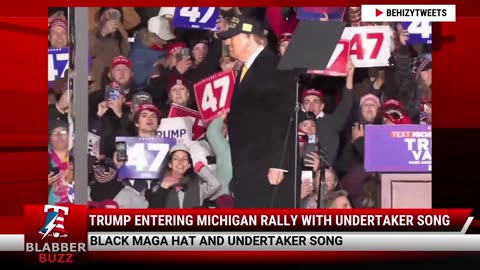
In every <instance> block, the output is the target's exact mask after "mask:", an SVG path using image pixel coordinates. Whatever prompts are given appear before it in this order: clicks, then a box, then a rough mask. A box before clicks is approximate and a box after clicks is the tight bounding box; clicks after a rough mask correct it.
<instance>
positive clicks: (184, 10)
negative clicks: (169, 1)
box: [173, 7, 220, 30]
mask: <svg viewBox="0 0 480 270" xmlns="http://www.w3.org/2000/svg"><path fill="white" fill-rule="evenodd" d="M219 14H220V10H219V9H218V8H215V7H177V8H175V13H174V15H173V26H174V27H178V28H194V29H207V30H212V29H215V27H216V24H217V20H218V16H219Z"/></svg>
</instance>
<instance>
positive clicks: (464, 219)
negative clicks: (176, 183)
mask: <svg viewBox="0 0 480 270" xmlns="http://www.w3.org/2000/svg"><path fill="white" fill-rule="evenodd" d="M222 210H223V211H212V210H211V209H115V210H112V209H88V213H87V208H86V207H85V206H79V205H69V206H52V205H28V206H25V238H24V239H25V240H24V241H25V243H24V247H25V254H26V257H27V258H26V259H27V261H28V262H29V263H36V264H37V263H40V264H51V263H58V264H75V263H86V262H88V263H95V262H117V263H118V262H125V263H128V262H132V263H133V262H135V260H137V259H138V258H137V257H136V256H132V254H138V253H132V252H133V251H144V252H148V253H145V254H148V255H145V256H147V257H148V260H149V261H150V260H151V261H158V262H172V260H175V258H177V259H179V258H184V257H185V256H186V255H185V256H183V255H182V254H188V256H195V254H197V253H196V252H198V254H202V255H201V256H203V257H202V258H203V259H204V261H205V260H212V262H218V256H219V254H220V253H221V254H223V255H222V256H226V257H225V258H230V257H231V258H233V257H234V255H241V254H244V253H245V252H250V254H251V252H257V251H269V252H268V255H265V256H266V257H265V258H264V259H265V260H267V259H269V260H271V259H273V258H274V257H272V256H274V255H275V252H282V253H278V254H276V256H278V255H279V254H285V252H284V251H297V252H298V253H296V254H297V255H296V256H302V254H303V253H302V252H304V253H305V254H307V253H308V254H312V253H311V252H315V251H317V252H321V251H349V252H352V251H451V250H455V251H480V235H478V234H477V235H476V234H468V231H469V228H470V224H471V223H472V220H473V219H474V218H473V217H470V215H471V213H472V211H471V210H470V209H415V210H413V209H356V210H352V209H350V210H347V209H343V210H341V211H340V210H338V209H323V210H322V211H318V210H309V209H282V210H279V209H222ZM477 221H478V220H477ZM475 226H477V227H478V225H475ZM477 229H478V228H477ZM477 232H478V230H477ZM12 241H13V240H12ZM10 244H11V245H13V244H14V243H13V242H12V243H10ZM202 251H209V252H208V253H205V252H202ZM226 251H228V252H229V253H225V252H226ZM87 253H88V258H87V256H86V255H87ZM172 253H175V256H166V254H172ZM162 254H163V255H165V256H161V255H162ZM269 256H270V257H269ZM237 258H238V257H237ZM243 258H244V260H248V256H247V257H243ZM262 258H263V257H262ZM130 260H131V261H130Z"/></svg>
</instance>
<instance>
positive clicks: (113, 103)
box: [107, 96, 124, 118]
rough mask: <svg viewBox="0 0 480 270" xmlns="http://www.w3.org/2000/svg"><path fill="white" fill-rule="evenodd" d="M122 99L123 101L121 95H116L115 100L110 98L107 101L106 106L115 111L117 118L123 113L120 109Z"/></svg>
mask: <svg viewBox="0 0 480 270" xmlns="http://www.w3.org/2000/svg"><path fill="white" fill-rule="evenodd" d="M123 101H124V99H123V97H122V96H120V97H118V99H117V100H112V99H110V100H108V102H107V104H108V107H109V108H110V109H112V111H113V112H114V113H115V115H117V116H118V118H121V117H122V115H123V110H122V106H123Z"/></svg>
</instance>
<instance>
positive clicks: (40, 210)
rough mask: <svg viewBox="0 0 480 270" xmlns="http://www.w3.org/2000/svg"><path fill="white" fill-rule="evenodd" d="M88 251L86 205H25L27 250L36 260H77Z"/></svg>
mask: <svg viewBox="0 0 480 270" xmlns="http://www.w3.org/2000/svg"><path fill="white" fill-rule="evenodd" d="M86 251H87V210H86V206H84V205H68V206H64V205H26V206H25V252H26V255H27V256H28V259H27V261H29V262H34V263H42V264H44V263H62V264H63V263H74V262H78V261H79V259H80V257H81V256H83V255H82V254H86Z"/></svg>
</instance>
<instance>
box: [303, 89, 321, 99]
mask: <svg viewBox="0 0 480 270" xmlns="http://www.w3.org/2000/svg"><path fill="white" fill-rule="evenodd" d="M307 96H316V97H318V98H320V99H321V100H323V98H324V96H323V93H322V91H320V90H316V89H308V90H304V91H303V92H302V100H304V99H305V98H306V97H307Z"/></svg>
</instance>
